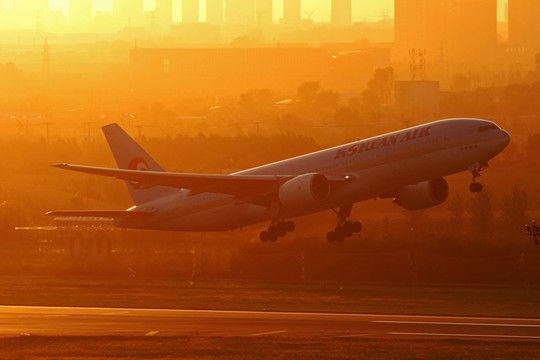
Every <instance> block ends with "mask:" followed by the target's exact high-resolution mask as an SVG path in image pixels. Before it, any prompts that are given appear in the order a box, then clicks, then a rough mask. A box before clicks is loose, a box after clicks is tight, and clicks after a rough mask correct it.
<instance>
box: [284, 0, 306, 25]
mask: <svg viewBox="0 0 540 360" xmlns="http://www.w3.org/2000/svg"><path fill="white" fill-rule="evenodd" d="M301 18H302V2H301V0H283V18H282V19H281V23H282V24H283V25H293V26H294V25H298V24H299V23H300V20H301Z"/></svg>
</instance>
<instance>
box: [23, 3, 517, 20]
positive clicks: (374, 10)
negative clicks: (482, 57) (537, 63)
mask: <svg viewBox="0 0 540 360" xmlns="http://www.w3.org/2000/svg"><path fill="white" fill-rule="evenodd" d="M12 1H13V0H12ZM68 1H69V0H50V4H51V8H53V9H58V10H63V11H66V10H67V6H68V5H67V4H68ZM180 1H181V0H173V2H175V3H176V8H178V5H180ZM506 1H507V0H497V2H498V4H499V15H498V17H499V19H500V20H503V19H504V4H505V3H506ZM330 2H331V0H302V13H303V14H302V17H304V18H306V17H311V18H312V19H313V20H314V21H315V22H321V21H324V22H328V21H329V20H330ZM205 3H206V0H200V6H201V12H200V13H201V17H202V18H203V19H204V17H205V10H204V6H205ZM282 4H283V1H282V0H274V21H276V22H277V21H278V19H279V18H280V17H281V14H282ZM144 6H145V8H146V9H148V10H149V9H152V8H153V7H154V0H144ZM111 8H112V0H94V10H111ZM175 13H176V14H175V17H176V18H177V19H178V17H179V16H180V14H179V11H178V10H177V11H175ZM383 14H387V15H388V16H389V17H393V14H394V0H353V21H361V20H367V21H376V20H379V19H380V18H381V17H382V15H383ZM203 19H202V20H203Z"/></svg>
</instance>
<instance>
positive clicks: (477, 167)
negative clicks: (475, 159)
mask: <svg viewBox="0 0 540 360" xmlns="http://www.w3.org/2000/svg"><path fill="white" fill-rule="evenodd" d="M487 168H488V163H487V162H479V163H476V164H473V165H472V166H471V167H470V168H469V170H470V171H471V173H472V178H473V182H472V183H471V185H469V190H470V191H471V192H472V193H479V192H482V189H483V188H484V186H483V185H482V184H480V183H479V182H476V179H477V178H479V177H480V176H481V174H480V172H481V171H482V170H485V169H487Z"/></svg>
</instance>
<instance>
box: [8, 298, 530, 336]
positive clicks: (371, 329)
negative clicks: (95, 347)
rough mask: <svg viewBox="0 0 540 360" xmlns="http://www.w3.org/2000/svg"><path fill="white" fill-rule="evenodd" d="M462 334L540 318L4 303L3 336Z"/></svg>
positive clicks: (502, 331) (511, 331) (518, 329)
mask: <svg viewBox="0 0 540 360" xmlns="http://www.w3.org/2000/svg"><path fill="white" fill-rule="evenodd" d="M18 335H42V336H66V335H69V336H105V335H125V336H189V335H199V336H254V337H256V336H287V337H302V336H304V337H305V336H310V337H313V336H322V337H362V336H372V337H381V336H383V337H394V338H395V337H411V336H412V337H415V336H420V337H457V338H491V339H527V340H536V341H539V342H540V319H524V318H496V317H494V318H487V317H456V316H421V315H376V314H332V313H301V312H256V311H218V310H171V309H130V308H84V307H47V306H0V336H18Z"/></svg>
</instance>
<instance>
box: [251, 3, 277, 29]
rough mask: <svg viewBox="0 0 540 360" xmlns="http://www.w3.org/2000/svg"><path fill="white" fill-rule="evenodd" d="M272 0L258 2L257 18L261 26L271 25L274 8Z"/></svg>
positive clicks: (256, 7) (256, 8) (256, 6)
mask: <svg viewBox="0 0 540 360" xmlns="http://www.w3.org/2000/svg"><path fill="white" fill-rule="evenodd" d="M272 5H273V4H272V0H256V2H255V18H256V20H257V24H259V25H271V24H272V16H273V8H272Z"/></svg>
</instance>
